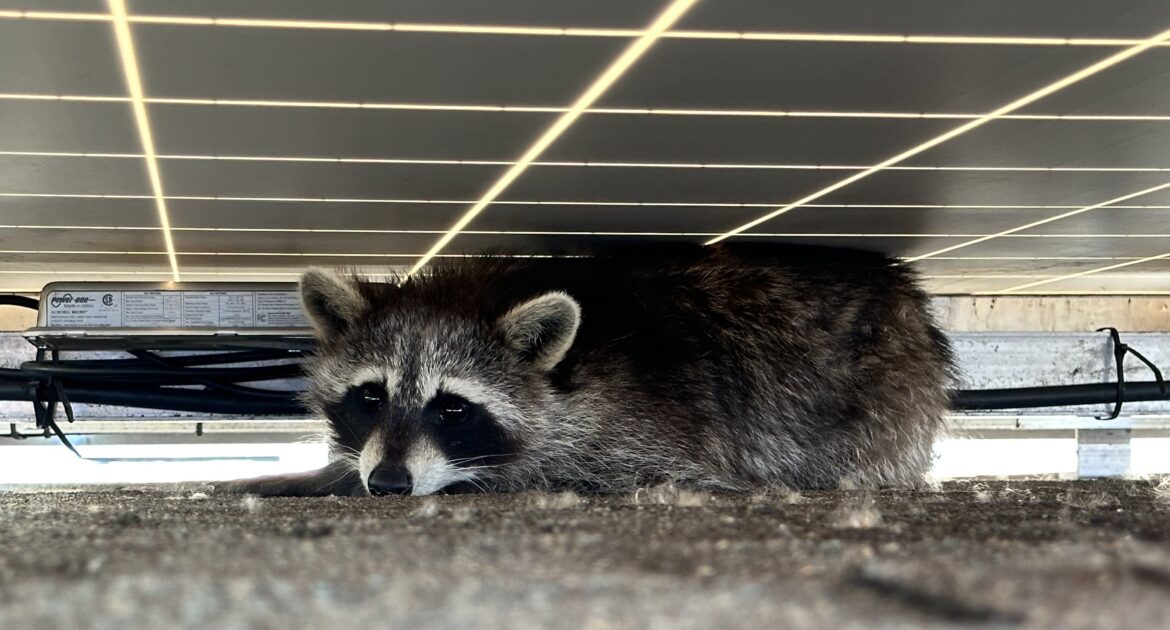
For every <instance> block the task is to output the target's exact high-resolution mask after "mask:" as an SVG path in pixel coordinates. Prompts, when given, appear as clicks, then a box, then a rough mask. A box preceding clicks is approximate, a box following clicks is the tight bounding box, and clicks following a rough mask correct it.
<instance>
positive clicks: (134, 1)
mask: <svg viewBox="0 0 1170 630" xmlns="http://www.w3.org/2000/svg"><path fill="white" fill-rule="evenodd" d="M129 4H130V8H131V10H132V12H133V13H142V14H152V15H188V16H216V17H239V18H259V19H265V18H267V19H273V18H275V19H297V20H351V21H390V22H421V23H453V24H512V25H520V26H570V25H571V26H589V27H611V28H640V27H642V26H643V25H644V24H645V23H646V22H648V21H649V20H650V19H651V18H652V17H653V16H654V14H655V12H657V11H659V10H660V9H661V8H662V2H661V0H589V2H580V0H540V1H539V2H533V1H532V0H491V2H484V0H378V1H377V2H370V1H369V0H330V1H329V2H321V1H320V0H249V2H238V1H237V0H201V1H200V2H191V1H190V0H131V1H130V3H129Z"/></svg>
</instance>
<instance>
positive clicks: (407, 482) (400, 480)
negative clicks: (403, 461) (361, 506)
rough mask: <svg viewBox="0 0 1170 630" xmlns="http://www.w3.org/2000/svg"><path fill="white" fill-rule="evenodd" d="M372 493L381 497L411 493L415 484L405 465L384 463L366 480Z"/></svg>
mask: <svg viewBox="0 0 1170 630" xmlns="http://www.w3.org/2000/svg"><path fill="white" fill-rule="evenodd" d="M366 485H367V486H368V487H369V488H370V494H372V495H374V496H376V497H380V496H385V495H388V494H410V490H411V488H412V486H413V485H414V484H413V482H412V480H411V478H410V471H408V470H406V467H405V466H391V465H387V464H383V465H381V466H378V467H377V468H375V469H374V472H371V473H370V478H369V479H367V480H366Z"/></svg>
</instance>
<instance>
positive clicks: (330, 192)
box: [162, 160, 500, 199]
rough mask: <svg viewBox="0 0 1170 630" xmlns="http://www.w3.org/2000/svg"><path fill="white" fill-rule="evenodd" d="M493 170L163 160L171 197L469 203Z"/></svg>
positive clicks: (484, 187) (492, 173) (478, 167)
mask: <svg viewBox="0 0 1170 630" xmlns="http://www.w3.org/2000/svg"><path fill="white" fill-rule="evenodd" d="M499 170H500V168H499V167H490V166H458V167H452V166H428V165H399V164H333V163H303V162H300V163H298V162H225V161H188V160H166V161H164V162H163V164H162V172H163V180H164V181H165V182H166V185H167V193H168V194H170V195H177V196H190V195H208V196H222V197H318V198H320V197H330V198H335V197H341V198H354V197H356V198H371V199H374V198H396V199H448V198H452V197H453V198H455V199H469V198H472V199H474V198H476V197H478V196H479V194H480V193H481V192H483V190H484V189H486V188H487V187H488V185H489V184H490V181H491V179H492V177H493V176H495V175H496V174H497V173H498V172H499Z"/></svg>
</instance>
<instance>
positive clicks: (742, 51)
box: [603, 29, 1108, 114]
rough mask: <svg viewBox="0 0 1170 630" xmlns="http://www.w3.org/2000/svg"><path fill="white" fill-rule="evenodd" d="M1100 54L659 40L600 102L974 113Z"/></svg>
mask: <svg viewBox="0 0 1170 630" xmlns="http://www.w3.org/2000/svg"><path fill="white" fill-rule="evenodd" d="M899 30H901V29H899ZM1106 54H1108V53H1106V52H1103V51H1101V50H1098V49H1095V48H1078V47H1058V48H1054V47H1034V46H923V45H899V44H857V43H848V44H841V43H809V42H797V43H791V42H767V41H764V42H761V41H736V40H732V41H724V40H665V41H661V42H659V43H658V44H657V45H655V47H654V48H653V49H652V50H651V51H650V52H649V53H647V56H646V58H645V59H644V60H643V61H642V62H641V63H639V64H638V65H637V66H636V67H635V68H634V69H633V70H631V72H630V74H629V76H627V77H625V79H624V80H623V81H622V82H621V83H620V84H618V85H617V86H615V87H614V89H613V90H611V91H610V92H609V93H608V94H607V95H606V96H605V98H604V99H603V103H604V104H605V105H606V106H610V107H698V108H740V109H783V110H813V111H817V110H828V111H868V112H873V111H897V112H947V113H976V114H982V113H984V112H988V111H991V110H993V109H995V108H997V107H999V106H1001V105H1004V104H1005V103H1008V102H1011V101H1012V100H1014V99H1016V98H1019V97H1020V96H1023V95H1024V94H1027V93H1029V92H1032V91H1034V90H1036V89H1038V88H1040V87H1043V86H1044V85H1046V84H1048V83H1050V82H1052V81H1055V80H1057V79H1060V78H1062V77H1064V76H1065V75H1068V74H1070V73H1072V72H1075V71H1077V70H1080V69H1081V68H1083V67H1085V66H1088V65H1089V64H1092V63H1094V62H1096V61H1098V60H1099V59H1101V58H1103V57H1105V56H1106Z"/></svg>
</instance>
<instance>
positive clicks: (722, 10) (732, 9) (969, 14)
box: [678, 0, 1170, 37]
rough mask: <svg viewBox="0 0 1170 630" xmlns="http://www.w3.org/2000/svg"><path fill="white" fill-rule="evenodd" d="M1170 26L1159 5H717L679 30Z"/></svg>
mask: <svg viewBox="0 0 1170 630" xmlns="http://www.w3.org/2000/svg"><path fill="white" fill-rule="evenodd" d="M1160 23H1168V24H1170V6H1167V4H1166V3H1165V2H1162V1H1160V0H1110V1H1109V2H1101V1H1100V0H1028V1H1027V2H1020V1H1019V0H947V1H945V2H939V1H938V0H882V1H881V2H874V1H873V0H785V2H776V1H775V0H717V1H715V2H700V3H699V4H698V5H696V6H695V8H694V9H692V10H691V11H690V12H689V13H688V14H687V15H686V16H684V18H683V19H682V21H681V23H680V24H679V27H678V28H680V29H688V28H689V29H701V30H734V31H789V32H829V33H929V34H934V35H975V34H978V35H1005V36H1017V37H1018V36H1037V37H1148V36H1149V34H1150V30H1151V27H1155V28H1156V26H1157V25H1158V24H1160Z"/></svg>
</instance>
